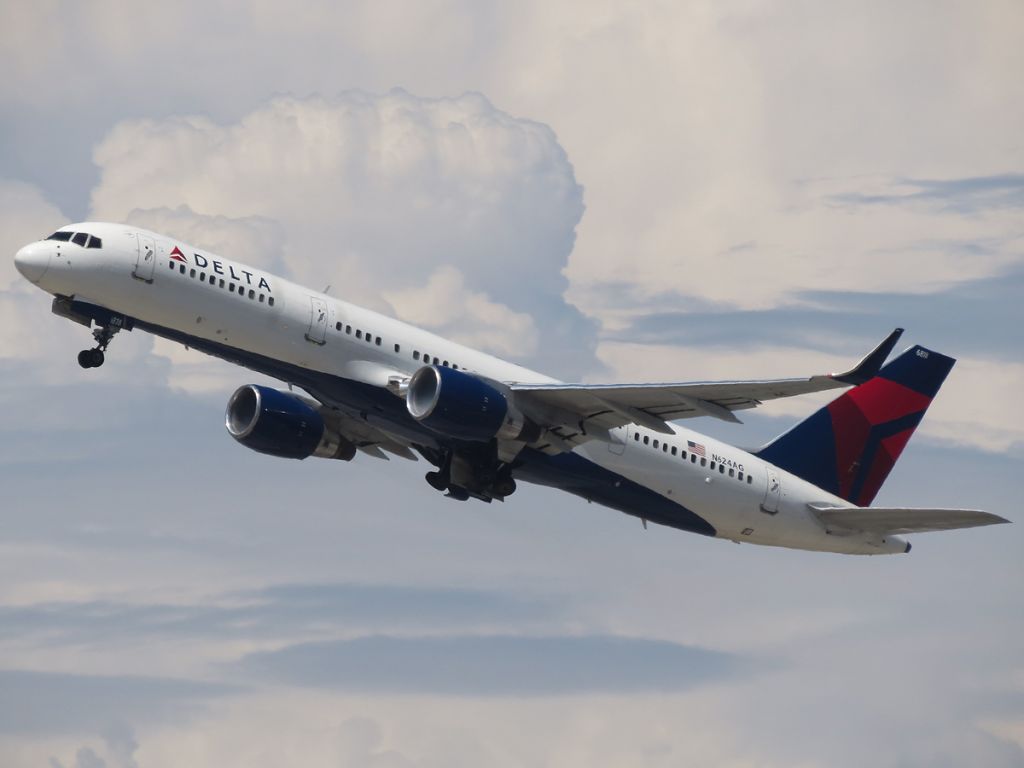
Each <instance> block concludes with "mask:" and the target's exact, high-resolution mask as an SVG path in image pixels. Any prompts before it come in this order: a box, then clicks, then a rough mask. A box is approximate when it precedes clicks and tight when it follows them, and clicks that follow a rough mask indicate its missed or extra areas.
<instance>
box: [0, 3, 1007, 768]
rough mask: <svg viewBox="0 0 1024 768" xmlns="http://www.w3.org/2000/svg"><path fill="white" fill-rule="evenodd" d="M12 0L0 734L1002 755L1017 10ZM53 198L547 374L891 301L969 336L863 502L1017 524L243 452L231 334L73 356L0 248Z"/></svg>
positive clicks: (419, 760)
mask: <svg viewBox="0 0 1024 768" xmlns="http://www.w3.org/2000/svg"><path fill="white" fill-rule="evenodd" d="M0 8H2V13H3V21H4V23H3V24H0V68H2V71H4V72H6V73H8V76H7V77H4V78H0V248H2V250H4V252H6V253H7V254H8V258H6V259H0V434H2V435H3V438H4V439H3V440H0V489H2V490H0V494H2V498H3V502H2V503H0V530H2V535H0V765H3V766H5V767H6V766H11V767H12V768H22V767H23V766H24V767H26V768H27V767H29V766H42V767H44V768H167V767H169V766H181V765H189V766H192V767H193V768H215V767H216V768H222V767H223V766H228V765H245V766H247V768H261V767H262V766H268V767H269V766H280V765H296V766H303V767H304V768H320V767H321V766H324V767H325V768H326V767H330V768H350V767H353V768H354V767H360V768H362V767H363V766H367V767H372V768H412V767H415V768H435V767H437V768H440V767H442V766H444V767H445V768H458V767H459V766H474V767H475V766H480V765H489V766H538V767H541V766H543V767H547V766H559V767H561V766H568V767H570V768H572V767H574V766H587V767H588V768H600V767H602V766H623V765H629V766H649V767H651V768H668V767H669V766H672V767H675V766H691V765H692V766H705V765H721V766H730V767H733V768H747V767H753V766H783V765H785V766H802V767H808V768H810V767H812V766H840V767H842V766H861V765H864V764H873V765H879V766H883V767H884V768H912V767H916V766H961V765H972V766H993V767H996V768H1004V767H1009V766H1024V653H1022V649H1024V599H1022V596H1021V586H1022V585H1024V558H1022V553H1024V527H1022V526H1021V522H1022V517H1021V513H1020V510H1019V507H1020V504H1019V501H1018V499H1019V495H1018V493H1017V488H1018V484H1019V480H1020V477H1021V471H1022V469H1024V413H1022V408H1021V405H1020V402H1019V400H1020V396H1019V393H1020V392H1021V390H1022V389H1024V345H1022V343H1021V342H1022V338H1021V335H1020V330H1019V329H1020V328H1021V327H1022V326H1024V310H1022V302H1021V300H1020V297H1021V295H1022V290H1024V224H1022V222H1024V216H1022V213H1024V140H1022V139H1021V137H1022V136H1024V92H1022V91H1021V89H1020V86H1019V73H1020V72H1021V71H1024V48H1022V47H1021V46H1020V44H1019V41H1020V39H1021V35H1022V34H1024V8H1022V6H1021V5H1020V4H1019V3H1018V2H1015V1H1014V0H1006V1H1005V2H1004V1H1002V0H982V2H914V1H912V0H908V2H903V3H887V2H873V1H869V2H847V1H846V0H838V1H837V2H834V3H828V4H822V3H811V2H796V1H794V2H785V3H769V2H760V1H758V0H735V1H734V2H732V1H731V2H724V3H723V2H710V1H709V2H678V3H676V2H649V3H615V2H592V1H591V0H587V2H583V1H582V0H579V1H578V2H575V1H573V0H566V1H564V2H562V1H557V2H534V1H533V0H524V2H520V3H514V4H513V3H494V2H487V1H486V0H485V1H484V2H476V1H475V0H474V1H472V2H470V1H469V0H437V1H436V2H422V3H406V2H398V1H397V0H373V1H372V2H370V1H366V2H359V1H356V2H347V1H345V0H341V1H338V0H332V1H331V2H327V1H326V0H323V1H322V2H321V1H319V0H309V1H308V2H298V3H288V4H284V3H280V4H279V3H274V2H269V1H265V0H261V1H259V2H252V3H247V4H238V3H229V2H220V1H218V0H213V2H210V1H209V0H207V1H206V2H194V1H193V0H183V2H179V3H164V4H142V3H138V4H134V5H131V6H125V5H124V4H123V3H118V2H104V1H102V0H94V1H91V2H60V1H59V0H49V1H45V2H34V3H20V2H14V0H8V1H7V2H4V3H3V4H2V5H0ZM83 220H110V221H124V222H129V223H132V224H135V225H138V226H144V227H148V228H151V229H155V230H157V231H160V232H165V233H168V234H171V235H174V236H175V237H178V238H179V239H182V240H184V241H186V242H191V243H193V244H195V245H197V246H199V247H203V248H205V249H206V250H209V251H212V252H215V253H220V254H223V255H225V256H228V257H230V258H234V259H238V260H240V261H243V262H247V263H252V264H256V265H258V266H261V267H264V268H266V269H269V270H271V271H274V272H276V273H279V274H283V275H286V276H288V277H289V278H291V279H294V280H296V281H298V282H300V283H303V284H306V285H309V286H311V287H314V288H318V289H319V288H323V287H324V286H327V285H330V286H331V294H332V295H335V296H339V297H342V298H345V299H346V300H350V301H353V302H355V303H359V304H362V305H364V306H368V307H371V308H373V309H375V310H377V311H381V312H384V313H387V314H390V315H394V316H396V317H399V318H401V319H404V320H407V321H409V322H413V323H416V324H420V325H424V326H427V327H430V328H432V329H434V330H436V331H438V332H440V333H442V334H444V335H447V336H450V337H452V338H454V339H457V340H459V341H462V342H464V343H468V344H471V345H473V346H477V347H479V348H482V349H485V350H487V351H490V352H493V353H495V354H498V355H501V356H504V357H507V358H509V359H512V360H515V361H516V362H519V363H522V364H525V365H528V366H531V367H535V368H538V369H540V370H542V371H544V372H546V373H549V374H551V375H554V376H558V377H560V378H562V379H564V380H570V381H589V382H609V381H620V382H638V381H658V380H660V381H687V380H707V379H715V378H726V377H740V378H760V377H765V376H794V375H809V374H812V373H820V372H826V371H829V370H843V369H845V368H846V367H848V366H849V364H850V363H851V362H853V361H855V360H856V359H857V358H858V357H859V356H860V355H861V354H862V353H864V352H865V351H867V350H868V349H870V348H871V347H872V346H873V345H874V344H875V343H877V341H879V340H880V339H881V338H883V337H884V336H885V335H886V333H888V332H889V331H890V330H891V329H892V328H894V327H897V326H900V327H906V328H907V333H906V335H905V336H904V340H903V341H904V343H905V344H908V345H909V344H913V343H920V344H922V345H924V346H926V347H929V348H932V349H936V350H939V351H942V352H944V353H946V354H949V355H951V356H953V357H956V358H957V359H958V361H959V362H958V364H957V366H956V367H955V368H954V369H953V372H952V374H951V376H950V378H949V379H948V381H947V383H946V386H945V387H944V388H943V390H942V392H941V393H940V395H939V397H938V399H937V400H936V402H935V404H934V405H933V407H932V409H931V410H930V411H929V414H928V416H927V418H926V419H925V422H924V424H923V425H922V427H921V429H919V430H918V433H917V436H916V437H915V439H914V440H913V441H912V442H911V443H910V446H909V447H908V449H907V451H906V452H905V454H904V456H903V458H902V459H901V461H900V462H899V464H898V465H897V466H896V469H895V470H894V471H893V474H892V476H891V477H890V479H889V481H888V483H887V484H886V486H885V487H884V488H883V490H882V492H881V494H880V495H879V497H878V499H877V503H879V504H885V505H893V506H896V505H903V506H942V507H966V508H979V509H985V510H987V511H990V512H993V513H996V514H999V515H1002V516H1004V517H1006V518H1008V519H1010V520H1011V521H1013V522H1015V523H1016V524H1015V525H1009V526H1001V527H999V528H988V529H978V530H970V531H962V532H954V533H946V534H923V535H917V536H913V537H910V538H911V540H912V541H913V543H914V550H913V552H912V553H911V554H910V555H908V556H894V557H876V558H857V557H844V556H839V555H828V554H818V553H805V552H797V551H790V550H783V549H772V548H758V547H754V546H745V545H736V544H732V543H729V542H723V541H717V540H710V539H705V538H703V537H699V536H694V535H689V534H685V533H683V532H680V531H674V530H670V529H665V528H660V527H658V526H651V527H650V528H649V529H648V530H646V531H645V530H643V528H642V527H641V526H640V524H639V522H638V521H637V520H636V519H634V518H631V517H627V516H625V515H621V514H619V513H616V512H613V511H611V510H607V509H603V508H601V507H598V506H592V505H588V504H586V503H585V502H583V501H580V500H577V499H574V498H573V497H570V496H568V495H565V494H560V493H558V492H556V491H554V490H550V489H540V488H531V487H522V486H521V487H520V490H519V491H518V492H517V493H516V494H515V496H513V497H511V498H510V499H509V500H508V501H507V502H506V503H504V504H492V505H483V504H480V503H475V502H474V503H464V504H460V503H456V502H452V501H449V500H446V499H444V498H442V497H441V496H440V495H439V494H437V493H436V492H434V491H432V490H431V489H430V488H429V487H428V486H427V485H426V484H425V483H424V482H423V480H422V474H423V473H424V472H425V471H426V470H427V469H428V467H427V466H426V465H425V463H424V462H422V461H421V462H419V463H418V464H415V465H414V464H412V463H411V462H405V461H402V460H399V459H395V460H393V461H390V462H384V461H379V460H376V459H374V458H372V457H368V456H363V455H360V456H359V457H358V458H357V459H356V460H355V461H354V462H352V463H351V464H346V463H338V464H336V463H334V462H330V461H326V460H317V459H309V460H306V461H302V462H297V461H287V460H277V459H272V458H269V457H266V456H262V455H259V454H256V453H253V452H251V451H247V450H245V449H244V448H242V447H241V446H239V445H237V444H236V443H234V442H233V441H232V440H231V439H230V437H229V436H228V435H227V434H226V433H225V431H224V429H223V426H222V424H223V421H222V413H223V408H224V406H225V404H226V402H227V399H228V397H229V396H230V394H231V392H232V391H233V390H234V388H235V387H237V386H239V385H241V384H244V383H250V382H253V381H260V379H259V378H258V377H255V376H254V375H253V374H252V373H250V372H248V371H245V370H242V369H239V368H233V367H231V366H228V365H227V364H224V363H220V362H218V361H213V360H208V359H205V358H203V357H202V356H200V355H199V354H198V353H196V352H194V351H188V350H185V349H183V348H180V347H176V346H175V345H173V344H170V343H169V342H164V341H157V340H154V339H152V338H151V337H146V336H145V335H143V334H141V333H122V334H120V335H119V336H118V337H117V338H116V339H115V340H114V342H113V344H112V345H111V348H110V350H109V351H108V354H107V363H106V365H104V367H103V368H101V369H96V370H90V371H82V370H81V369H80V368H79V367H78V365H77V363H76V361H75V354H76V353H77V351H78V350H79V349H82V348H84V347H86V346H88V345H89V339H88V334H87V332H86V331H85V329H84V328H82V327H80V326H77V325H74V324H72V323H68V322H66V321H64V320H62V319H60V318H57V317H56V316H54V315H52V314H51V313H50V311H49V306H48V304H49V302H48V299H47V297H46V296H45V295H43V294H42V293H41V292H39V291H38V290H37V289H35V288H34V287H33V286H31V285H29V284H28V283H26V282H25V281H24V280H22V279H21V278H20V277H19V276H18V274H17V272H16V271H15V270H14V267H13V261H12V259H13V254H14V252H15V251H16V250H17V248H18V247H20V246H21V245H23V244H25V243H27V242H30V241H33V240H36V239H38V238H40V237H42V236H45V235H46V234H48V233H49V232H50V231H52V230H53V229H55V228H57V227H58V226H61V225H63V224H66V223H69V222H74V221H83ZM825 400H827V397H825ZM821 402H823V400H822V399H820V398H818V399H816V398H815V397H808V398H800V399H792V400H789V401H784V402H775V403H772V404H769V405H767V406H765V407H764V408H762V409H759V411H758V413H756V414H749V415H747V414H744V421H745V422H746V423H745V424H743V425H741V426H737V425H730V424H722V423H719V422H713V423H705V421H703V420H699V421H692V422H690V423H689V424H688V426H691V427H693V428H695V429H698V430H702V431H706V432H707V433H709V434H712V435H714V436H716V437H719V438H722V439H725V440H728V441H730V442H733V443H735V444H738V445H743V446H757V445H760V444H762V443H763V442H765V441H766V440H768V439H770V438H771V437H772V436H773V435H775V434H778V433H780V432H782V431H784V430H785V429H787V428H788V427H789V426H791V425H792V424H793V423H794V422H795V421H796V420H798V419H800V418H803V417H804V416H806V415H808V414H809V413H811V412H812V411H813V410H814V409H815V408H816V407H817V406H818V405H820V404H821Z"/></svg>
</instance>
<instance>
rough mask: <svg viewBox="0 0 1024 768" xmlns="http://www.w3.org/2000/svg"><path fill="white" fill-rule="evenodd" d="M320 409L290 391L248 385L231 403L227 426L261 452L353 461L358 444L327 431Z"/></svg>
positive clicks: (240, 390)
mask: <svg viewBox="0 0 1024 768" xmlns="http://www.w3.org/2000/svg"><path fill="white" fill-rule="evenodd" d="M320 408H321V406H320V405H319V404H318V403H315V402H313V401H309V400H307V399H306V398H303V397H299V396H298V395H293V394H291V393H290V392H281V391H280V390H277V389H272V388H270V387H261V386H258V385H256V384H246V385H245V386H244V387H239V388H238V389H236V390H235V393H234V394H233V395H231V399H230V400H228V407H227V411H226V412H225V414H224V426H225V427H227V430H228V433H229V434H230V435H231V436H232V437H233V438H235V440H237V441H238V442H240V443H241V444H242V445H244V446H245V447H246V448H251V449H252V450H254V451H257V452H259V453H266V454H269V455H271V456H278V457H280V458H285V459H305V458H308V457H309V456H320V457H322V458H325V459H342V460H343V461H349V460H351V459H352V457H353V456H355V453H356V447H355V445H353V444H352V443H351V442H350V441H348V440H346V439H345V438H344V437H342V436H341V435H339V434H338V433H336V432H335V431H333V430H331V429H330V428H328V426H327V424H326V422H325V421H324V417H323V415H322V414H321V412H320Z"/></svg>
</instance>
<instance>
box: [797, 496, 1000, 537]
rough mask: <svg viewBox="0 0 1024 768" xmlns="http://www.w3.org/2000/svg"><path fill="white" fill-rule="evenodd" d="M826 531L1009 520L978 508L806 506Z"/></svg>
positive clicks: (915, 529) (942, 527)
mask: <svg viewBox="0 0 1024 768" xmlns="http://www.w3.org/2000/svg"><path fill="white" fill-rule="evenodd" d="M808 506H809V507H810V508H811V510H812V511H813V512H814V514H815V515H817V516H818V518H819V519H820V520H821V521H822V523H824V525H825V527H826V528H828V529H829V530H834V529H838V530H844V531H859V532H864V533H877V534H886V535H888V534H900V533H924V532H926V531H950V530H954V529H956V528H976V527H978V526H982V525H999V524H1001V523H1008V522H1010V521H1009V520H1007V519H1006V518H1003V517H1000V516H999V515H993V514H992V513H990V512H982V511H980V510H977V509H912V508H907V507H832V506H825V505H817V504H809V505H808Z"/></svg>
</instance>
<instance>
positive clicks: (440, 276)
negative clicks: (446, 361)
mask: <svg viewBox="0 0 1024 768" xmlns="http://www.w3.org/2000/svg"><path fill="white" fill-rule="evenodd" d="M465 283H466V281H465V278H464V277H463V275H462V273H461V272H460V271H459V270H458V269H456V268H455V267H440V268H439V269H437V270H436V271H435V272H434V273H433V274H432V275H431V276H430V279H429V280H428V281H427V284H426V285H424V286H416V287H413V288H407V289H404V290H400V291H385V292H384V294H383V296H384V298H385V299H386V300H387V301H388V302H390V304H391V306H392V308H393V311H394V313H395V315H397V316H398V317H400V318H401V319H402V320H405V321H407V322H409V323H412V324H414V325H419V326H423V327H428V328H432V329H434V330H435V331H437V332H438V333H440V334H441V335H442V336H444V337H446V338H449V339H453V340H454V341H457V342H459V343H461V344H465V345H466V346H469V347H472V348H474V349H481V350H485V351H487V352H491V353H492V354H496V355H502V356H505V357H521V356H529V355H532V354H534V353H535V352H536V351H537V339H538V330H537V327H536V325H535V324H534V322H533V318H532V317H530V315H528V314H526V313H523V312H515V311H513V310H512V309H510V308H509V307H507V306H505V305H504V304H498V303H496V302H493V301H491V300H490V299H488V298H487V296H486V295H485V294H483V293H480V292H477V291H472V290H467V288H466V284H465Z"/></svg>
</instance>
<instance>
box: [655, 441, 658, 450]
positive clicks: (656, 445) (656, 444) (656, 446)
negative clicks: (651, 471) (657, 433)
mask: <svg viewBox="0 0 1024 768" xmlns="http://www.w3.org/2000/svg"><path fill="white" fill-rule="evenodd" d="M654 448H655V450H657V448H658V441H657V440H655V441H654Z"/></svg>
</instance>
